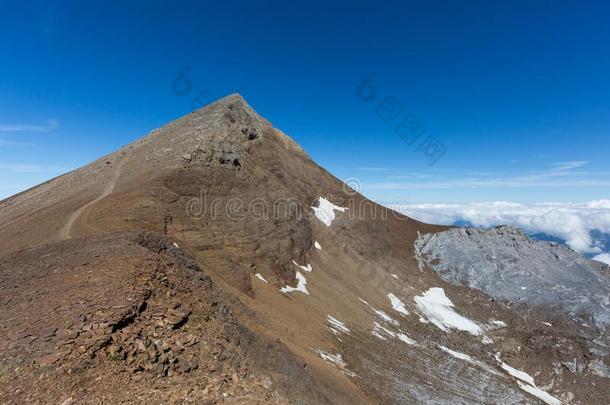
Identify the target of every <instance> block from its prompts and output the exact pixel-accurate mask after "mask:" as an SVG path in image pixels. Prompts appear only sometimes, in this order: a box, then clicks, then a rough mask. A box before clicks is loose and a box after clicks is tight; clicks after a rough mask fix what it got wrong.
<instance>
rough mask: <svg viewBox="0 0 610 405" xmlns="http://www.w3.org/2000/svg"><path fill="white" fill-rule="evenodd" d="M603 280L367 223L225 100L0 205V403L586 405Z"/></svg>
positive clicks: (235, 99) (602, 356)
mask: <svg viewBox="0 0 610 405" xmlns="http://www.w3.org/2000/svg"><path fill="white" fill-rule="evenodd" d="M609 273H610V270H609V268H608V266H605V265H602V264H599V263H598V264H595V263H593V262H591V261H588V260H586V259H584V258H582V257H581V256H579V255H578V254H577V253H575V252H574V251H572V250H570V249H568V248H566V247H564V246H559V245H556V244H551V243H546V242H535V241H532V240H530V239H529V238H528V237H527V236H525V235H524V234H523V233H522V232H520V231H519V230H515V229H512V228H498V229H491V230H479V229H450V228H447V227H441V226H434V225H428V224H424V223H421V222H418V221H415V220H413V219H411V218H408V217H406V216H403V215H400V214H398V213H396V212H394V211H391V210H389V209H387V208H384V207H382V206H380V205H378V204H376V203H374V202H372V201H370V200H368V199H366V198H365V197H363V196H362V195H360V194H359V193H358V192H357V191H355V190H353V189H351V188H350V187H348V186H347V185H345V184H343V183H342V182H341V181H340V180H338V179H337V178H335V177H334V176H333V175H331V174H330V173H328V172H327V171H326V170H324V169H323V168H321V167H319V166H318V165H316V164H315V163H314V162H313V161H312V160H311V159H310V158H309V156H308V155H307V154H306V152H305V151H304V150H303V149H302V148H301V147H300V146H299V145H297V144H296V143H295V142H294V141H293V140H292V139H290V138H289V137H288V136H287V135H285V134H284V133H282V132H281V131H280V130H278V129H276V128H274V127H273V126H272V125H271V124H270V123H269V122H268V121H267V120H265V119H264V118H262V117H260V116H259V115H258V114H257V113H256V112H255V111H254V110H253V109H252V108H251V107H250V106H249V105H248V104H247V103H246V101H245V100H244V99H243V98H242V97H241V96H239V95H230V96H228V97H225V98H223V99H221V100H219V101H217V102H215V103H213V104H210V105H208V106H206V107H205V108H203V109H201V110H198V111H196V112H193V113H191V114H188V115H186V116H184V117H182V118H180V119H178V120H176V121H174V122H171V123H169V124H167V125H166V126H164V127H162V128H160V129H157V130H155V131H153V132H151V133H150V134H148V135H146V136H145V137H143V138H141V139H139V140H137V141H135V142H133V143H132V144H129V145H127V146H125V147H123V148H121V149H120V150H118V151H116V152H114V153H112V154H110V155H107V156H104V157H102V158H100V159H99V160H97V161H95V162H93V163H91V164H89V165H87V166H85V167H82V168H80V169H78V170H75V171H73V172H70V173H67V174H65V175H63V176H60V177H58V178H55V179H53V180H50V181H48V182H46V183H43V184H41V185H39V186H37V187H35V188H33V189H30V190H28V191H25V192H23V193H20V194H18V195H15V196H13V197H11V198H8V199H6V200H4V201H1V202H0V309H1V310H0V402H1V403H58V404H71V403H73V404H76V403H79V404H80V403H119V402H120V403H187V402H194V403H209V404H212V403H225V402H226V403H244V404H246V403H247V404H252V403H261V404H263V403H265V404H266V403H276V404H294V403H299V404H354V403H358V404H360V403H362V404H369V403H375V404H377V403H378V404H389V403H395V404H412V403H431V404H455V403H460V404H480V403H488V404H498V403H501V404H523V403H527V404H540V403H546V404H562V403H563V404H605V403H607V402H608V398H610V380H609V379H608V378H610V339H609V338H608V336H609V334H608V332H609V331H608V320H609V319H610V303H609V301H608V300H609V298H608V297H609V295H608V291H609V277H610V275H609Z"/></svg>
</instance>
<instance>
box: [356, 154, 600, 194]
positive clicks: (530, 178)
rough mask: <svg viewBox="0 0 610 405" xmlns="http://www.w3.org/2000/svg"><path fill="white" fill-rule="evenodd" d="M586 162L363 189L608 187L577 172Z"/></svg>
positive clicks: (593, 175) (408, 179)
mask: <svg viewBox="0 0 610 405" xmlns="http://www.w3.org/2000/svg"><path fill="white" fill-rule="evenodd" d="M588 163H589V161H587V160H574V161H569V162H556V163H553V164H551V166H550V168H548V169H545V170H538V171H531V172H524V173H520V174H515V175H506V174H502V173H476V172H475V173H463V174H462V175H461V176H459V177H458V176H456V174H455V173H445V175H435V176H429V177H428V178H426V177H419V176H410V175H403V176H397V175H392V176H388V177H387V179H388V180H389V181H385V182H377V183H373V184H369V185H366V186H365V189H366V190H417V189H420V190H421V189H456V188H461V189H480V188H521V187H610V174H609V173H606V172H592V171H585V170H579V169H582V168H583V167H584V166H586V165H587V164H588Z"/></svg>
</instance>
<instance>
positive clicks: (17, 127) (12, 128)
mask: <svg viewBox="0 0 610 405" xmlns="http://www.w3.org/2000/svg"><path fill="white" fill-rule="evenodd" d="M57 127H59V122H58V121H57V120H48V121H46V122H45V123H44V124H41V125H36V124H0V132H48V131H53V130H54V129H57Z"/></svg>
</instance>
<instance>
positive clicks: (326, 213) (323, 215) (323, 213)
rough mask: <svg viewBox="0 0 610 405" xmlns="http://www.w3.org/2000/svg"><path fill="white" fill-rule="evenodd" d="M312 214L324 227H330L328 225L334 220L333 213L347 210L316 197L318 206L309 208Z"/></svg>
mask: <svg viewBox="0 0 610 405" xmlns="http://www.w3.org/2000/svg"><path fill="white" fill-rule="evenodd" d="M311 208H312V209H313V212H314V213H315V215H316V218H318V219H319V220H320V221H322V222H323V223H324V225H326V226H330V224H331V223H332V222H333V220H334V219H335V211H339V212H345V210H346V209H347V208H345V207H339V206H337V205H335V204H333V203H331V202H330V201H328V200H327V199H326V198H324V197H318V206H317V207H313V206H312V207H311Z"/></svg>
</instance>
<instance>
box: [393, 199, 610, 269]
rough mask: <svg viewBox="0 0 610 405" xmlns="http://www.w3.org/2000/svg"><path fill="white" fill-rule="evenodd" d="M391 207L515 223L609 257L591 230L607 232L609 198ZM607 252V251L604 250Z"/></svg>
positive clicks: (421, 216)
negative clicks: (574, 200)
mask: <svg viewBox="0 0 610 405" xmlns="http://www.w3.org/2000/svg"><path fill="white" fill-rule="evenodd" d="M390 207H391V208H393V209H395V210H397V211H399V212H401V213H403V214H405V215H408V216H410V217H412V218H415V219H417V220H420V221H423V222H428V223H434V224H442V225H452V224H455V223H456V222H459V221H464V222H468V223H470V224H472V225H473V226H477V227H490V226H496V225H514V226H518V227H521V228H523V229H524V230H525V231H526V232H528V233H530V234H536V233H544V234H546V235H549V236H552V237H555V238H559V239H561V240H564V241H565V242H566V244H567V245H568V246H570V247H571V248H572V249H574V250H576V251H578V252H580V253H583V254H589V255H597V256H595V259H596V260H600V261H604V258H610V256H609V255H608V254H607V252H604V249H605V246H604V244H603V243H602V241H600V240H598V239H595V238H594V236H593V235H592V232H595V231H598V232H599V233H600V234H610V200H595V201H589V202H585V203H552V202H548V203H538V204H529V205H526V204H519V203H513V202H506V201H495V202H483V203H469V204H400V205H390ZM604 253H606V254H604Z"/></svg>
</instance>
